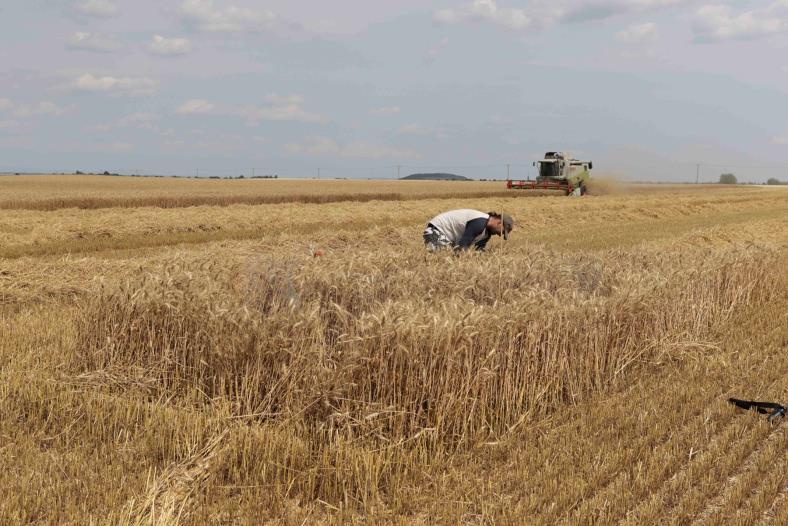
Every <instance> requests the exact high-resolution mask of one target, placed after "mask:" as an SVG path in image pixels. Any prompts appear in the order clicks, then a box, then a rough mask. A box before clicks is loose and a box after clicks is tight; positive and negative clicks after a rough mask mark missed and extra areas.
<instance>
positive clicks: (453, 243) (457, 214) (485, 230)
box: [424, 209, 514, 252]
mask: <svg viewBox="0 0 788 526" xmlns="http://www.w3.org/2000/svg"><path fill="white" fill-rule="evenodd" d="M512 228H514V220H513V219H512V217H511V216H510V215H508V214H498V213H496V212H488V213H486V214H485V213H484V212H479V211H478V210H468V209H462V210H451V211H449V212H444V213H442V214H438V215H436V216H435V217H433V218H432V219H430V222H429V223H427V228H426V229H424V245H425V246H426V247H427V249H428V250H429V251H430V252H434V251H436V250H441V249H444V248H453V249H454V250H455V251H463V250H468V249H469V248H470V247H471V245H473V247H474V248H475V249H476V250H484V247H485V246H486V245H487V242H488V241H489V240H490V237H492V236H493V234H494V235H496V236H500V235H503V238H504V239H509V232H511V231H512Z"/></svg>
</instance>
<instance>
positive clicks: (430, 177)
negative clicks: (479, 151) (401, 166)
mask: <svg viewBox="0 0 788 526" xmlns="http://www.w3.org/2000/svg"><path fill="white" fill-rule="evenodd" d="M402 179H403V180H411V181H414V180H415V181H471V179H468V178H467V177H465V176H462V175H455V174H445V173H431V174H410V175H406V176H405V177H402Z"/></svg>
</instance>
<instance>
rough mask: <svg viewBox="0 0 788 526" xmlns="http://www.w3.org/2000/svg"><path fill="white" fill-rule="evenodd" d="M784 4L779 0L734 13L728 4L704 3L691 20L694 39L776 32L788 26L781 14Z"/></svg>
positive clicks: (702, 39)
mask: <svg viewBox="0 0 788 526" xmlns="http://www.w3.org/2000/svg"><path fill="white" fill-rule="evenodd" d="M785 7H786V6H785V2H782V1H778V2H775V3H773V4H771V5H770V6H769V7H767V8H765V9H760V10H759V9H754V10H750V11H744V12H742V13H740V14H734V13H733V10H732V9H731V7H730V6H727V5H704V6H702V7H700V8H699V9H698V10H697V11H696V13H695V20H694V21H693V24H692V30H693V32H694V33H695V40H696V41H697V42H712V41H720V40H730V39H752V38H759V37H764V36H768V35H774V34H776V33H779V32H781V31H784V30H786V29H788V21H787V20H786V19H785V18H784V17H782V16H780V14H781V13H780V11H782V10H783V9H784V8H785Z"/></svg>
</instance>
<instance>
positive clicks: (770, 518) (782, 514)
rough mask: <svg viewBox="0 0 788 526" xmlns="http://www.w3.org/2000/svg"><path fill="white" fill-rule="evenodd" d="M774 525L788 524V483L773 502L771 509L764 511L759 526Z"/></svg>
mask: <svg viewBox="0 0 788 526" xmlns="http://www.w3.org/2000/svg"><path fill="white" fill-rule="evenodd" d="M772 524H788V482H786V483H784V485H783V487H782V489H780V491H779V492H778V493H777V496H776V497H775V498H774V500H773V501H772V502H771V504H770V506H769V509H768V510H766V511H764V513H763V517H761V520H760V521H758V526H771V525H772Z"/></svg>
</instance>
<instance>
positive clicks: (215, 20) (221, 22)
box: [178, 0, 279, 33]
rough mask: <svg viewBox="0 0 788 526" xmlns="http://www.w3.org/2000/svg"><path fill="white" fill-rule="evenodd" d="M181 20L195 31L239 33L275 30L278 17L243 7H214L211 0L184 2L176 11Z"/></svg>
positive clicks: (187, 0)
mask: <svg viewBox="0 0 788 526" xmlns="http://www.w3.org/2000/svg"><path fill="white" fill-rule="evenodd" d="M178 12H179V13H180V16H181V19H182V20H183V21H184V22H185V23H186V24H187V25H189V26H190V27H193V28H194V29H196V30H197V31H206V32H226V33H241V32H255V31H265V30H269V29H273V28H275V26H276V24H277V23H278V22H279V17H277V15H276V14H274V13H273V12H271V11H267V10H263V11H255V10H252V9H248V8H245V7H236V6H229V7H226V8H224V9H220V8H217V7H214V2H213V0H185V1H184V2H182V3H181V6H180V8H179V9H178Z"/></svg>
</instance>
